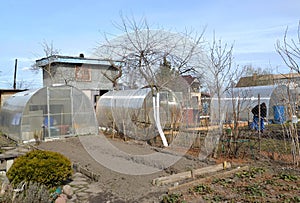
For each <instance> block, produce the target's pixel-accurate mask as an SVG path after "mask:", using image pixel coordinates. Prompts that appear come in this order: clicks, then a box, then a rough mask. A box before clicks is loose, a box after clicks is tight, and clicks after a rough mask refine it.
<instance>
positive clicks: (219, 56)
mask: <svg viewBox="0 0 300 203" xmlns="http://www.w3.org/2000/svg"><path fill="white" fill-rule="evenodd" d="M232 52H233V44H232V45H230V46H228V45H227V44H226V43H225V44H223V43H222V41H221V40H218V41H217V40H216V39H215V36H214V38H213V42H212V45H211V47H210V63H211V67H210V73H211V75H212V78H209V79H210V80H209V81H207V82H208V86H209V87H210V92H211V95H216V97H217V100H218V104H219V105H218V106H219V107H221V103H220V102H221V98H222V94H223V93H224V92H225V91H227V90H228V89H229V88H230V87H231V86H232V82H233V76H234V73H235V72H236V71H237V69H234V67H233V55H232ZM218 115H221V108H219V109H218ZM219 121H221V118H219Z"/></svg>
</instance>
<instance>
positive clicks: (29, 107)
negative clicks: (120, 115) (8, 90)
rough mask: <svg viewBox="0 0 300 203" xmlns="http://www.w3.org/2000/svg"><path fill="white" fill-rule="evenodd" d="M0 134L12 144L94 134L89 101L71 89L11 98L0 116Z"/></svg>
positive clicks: (47, 89) (38, 91) (95, 125)
mask: <svg viewBox="0 0 300 203" xmlns="http://www.w3.org/2000/svg"><path fill="white" fill-rule="evenodd" d="M0 124H1V130H2V132H3V133H5V134H6V135H8V136H9V137H10V138H12V139H14V140H16V141H30V140H33V139H35V138H36V137H37V136H38V137H40V138H42V139H47V138H53V137H61V136H72V135H82V134H95V133H98V122H97V120H96V115H95V111H94V108H93V105H92V103H91V101H90V100H89V99H88V97H87V96H86V95H85V94H84V93H83V92H82V91H80V90H79V89H77V88H75V87H72V86H52V87H43V88H41V89H36V90H28V91H25V92H20V93H17V94H15V95H13V96H11V97H10V98H9V99H7V101H6V102H5V103H4V105H3V107H2V109H1V112H0Z"/></svg>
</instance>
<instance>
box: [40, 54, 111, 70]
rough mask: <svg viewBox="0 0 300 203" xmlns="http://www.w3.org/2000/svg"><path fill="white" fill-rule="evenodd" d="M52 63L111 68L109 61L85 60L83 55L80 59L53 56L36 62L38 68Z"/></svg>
mask: <svg viewBox="0 0 300 203" xmlns="http://www.w3.org/2000/svg"><path fill="white" fill-rule="evenodd" d="M51 63H68V64H90V65H107V66H110V65H111V64H110V63H109V61H108V60H101V59H91V58H85V57H84V56H83V55H81V56H79V57H72V56H60V55H52V56H49V57H45V58H42V59H39V60H36V65H37V66H38V67H44V66H47V65H49V64H51Z"/></svg>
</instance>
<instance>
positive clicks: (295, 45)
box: [276, 21, 300, 166]
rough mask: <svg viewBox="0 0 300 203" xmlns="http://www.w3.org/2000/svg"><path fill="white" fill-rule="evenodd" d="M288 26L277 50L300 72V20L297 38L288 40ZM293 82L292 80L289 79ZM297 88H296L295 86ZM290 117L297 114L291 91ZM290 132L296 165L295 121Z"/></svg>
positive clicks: (299, 148) (299, 153) (299, 149)
mask: <svg viewBox="0 0 300 203" xmlns="http://www.w3.org/2000/svg"><path fill="white" fill-rule="evenodd" d="M287 34H288V27H287V28H286V30H285V33H284V37H283V41H282V43H281V42H280V41H279V40H278V41H277V43H276V51H277V53H278V54H279V55H280V56H281V58H282V60H283V61H284V63H285V64H286V65H287V66H288V67H289V68H290V70H291V71H295V72H297V73H298V74H300V66H299V64H300V45H299V44H300V21H299V23H298V29H297V37H296V39H293V38H291V39H290V40H288V37H287ZM289 82H291V81H289ZM295 89H296V88H295ZM296 100H298V101H296V102H295V103H299V93H298V91H296ZM287 107H288V108H287V109H288V114H289V117H290V118H292V117H293V116H296V109H295V106H294V104H293V100H292V99H291V95H290V92H289V98H288V104H287ZM287 132H288V134H290V136H291V138H292V142H291V148H292V149H293V150H292V156H293V163H294V164H295V165H297V166H298V165H299V160H300V144H299V136H298V130H297V124H296V123H293V124H292V125H289V126H288V128H287Z"/></svg>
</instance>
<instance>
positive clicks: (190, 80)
mask: <svg viewBox="0 0 300 203" xmlns="http://www.w3.org/2000/svg"><path fill="white" fill-rule="evenodd" d="M182 77H183V78H184V79H185V80H186V81H187V83H188V84H189V85H192V84H193V83H198V84H200V82H199V80H198V78H196V77H193V76H191V75H183V76H182Z"/></svg>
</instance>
